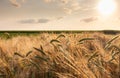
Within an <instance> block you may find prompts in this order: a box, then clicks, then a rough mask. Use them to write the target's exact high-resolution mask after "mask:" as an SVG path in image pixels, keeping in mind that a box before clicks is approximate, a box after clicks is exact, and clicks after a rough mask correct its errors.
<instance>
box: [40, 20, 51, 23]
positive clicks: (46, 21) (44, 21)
mask: <svg viewBox="0 0 120 78" xmlns="http://www.w3.org/2000/svg"><path fill="white" fill-rule="evenodd" d="M49 21H50V20H49V19H38V23H48V22H49Z"/></svg>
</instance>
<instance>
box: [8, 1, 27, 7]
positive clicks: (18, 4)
mask: <svg viewBox="0 0 120 78" xmlns="http://www.w3.org/2000/svg"><path fill="white" fill-rule="evenodd" d="M9 1H10V2H11V4H12V5H13V6H15V7H20V6H21V4H20V3H19V2H18V1H17V0H9ZM21 1H22V3H24V2H25V1H26V0H21Z"/></svg>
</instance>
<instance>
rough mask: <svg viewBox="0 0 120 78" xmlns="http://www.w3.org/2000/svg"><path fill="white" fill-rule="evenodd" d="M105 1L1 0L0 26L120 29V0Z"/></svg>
mask: <svg viewBox="0 0 120 78" xmlns="http://www.w3.org/2000/svg"><path fill="white" fill-rule="evenodd" d="M102 1H103V0H0V30H1V31H2V30H120V15H119V14H120V0H104V2H103V3H102ZM105 1H106V2H105ZM110 1H112V2H110ZM109 3H111V4H109ZM112 3H114V5H112ZM106 7H107V8H106ZM113 7H115V8H113ZM104 8H106V9H104ZM112 8H113V10H112ZM108 9H109V11H107V10H108ZM106 11H107V13H105V12H106Z"/></svg>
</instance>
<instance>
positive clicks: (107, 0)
mask: <svg viewBox="0 0 120 78" xmlns="http://www.w3.org/2000/svg"><path fill="white" fill-rule="evenodd" d="M97 9H98V11H99V13H101V14H102V15H104V16H108V15H111V14H113V13H114V12H115V10H116V4H115V1H114V0H100V2H99V4H98V7H97Z"/></svg>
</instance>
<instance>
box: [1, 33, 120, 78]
mask: <svg viewBox="0 0 120 78" xmlns="http://www.w3.org/2000/svg"><path fill="white" fill-rule="evenodd" d="M7 36H8V37H9V33H7ZM119 36H120V34H119V33H118V34H114V35H111V34H104V33H100V32H94V33H89V32H81V33H59V34H56V33H40V34H37V35H35V36H32V35H30V36H27V35H26V36H25V35H24V36H21V35H17V36H15V37H11V38H8V39H4V38H1V37H0V78H120V71H119V70H120V66H119V64H120V62H119V60H120V57H119V56H120V37H119Z"/></svg>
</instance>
